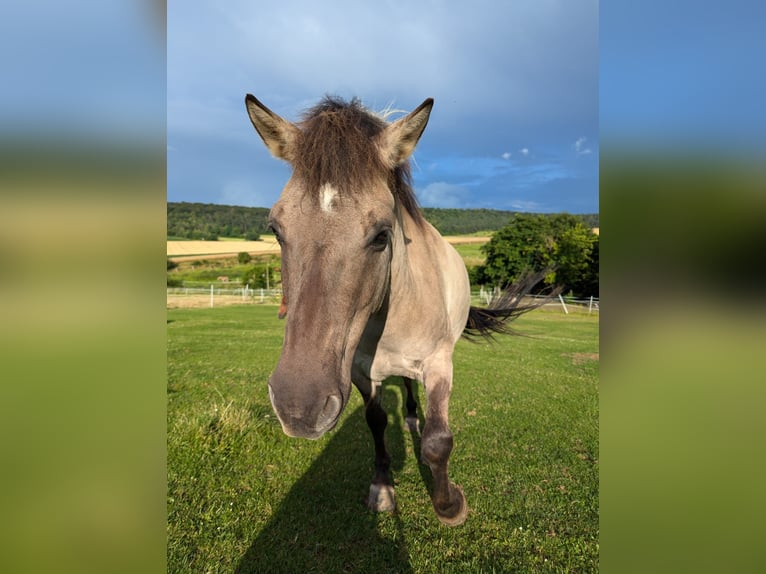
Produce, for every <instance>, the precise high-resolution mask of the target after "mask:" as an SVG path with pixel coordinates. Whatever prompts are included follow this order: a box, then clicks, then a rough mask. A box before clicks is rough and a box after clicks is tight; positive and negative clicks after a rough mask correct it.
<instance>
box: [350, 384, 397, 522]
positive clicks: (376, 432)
mask: <svg viewBox="0 0 766 574" xmlns="http://www.w3.org/2000/svg"><path fill="white" fill-rule="evenodd" d="M357 387H358V388H359V390H360V391H361V392H362V397H363V398H364V404H365V409H366V410H365V414H366V418H367V425H368V426H369V427H370V431H372V440H373V441H374V443H375V475H374V476H373V479H372V484H370V491H369V494H368V495H367V507H368V508H369V509H370V510H374V511H376V512H387V511H390V510H394V508H396V498H395V497H394V483H393V481H392V480H391V457H390V456H389V454H388V451H387V450H386V442H385V438H384V435H385V431H386V425H387V424H388V416H387V415H386V412H385V411H384V410H383V407H382V406H381V404H380V383H375V382H372V383H371V384H370V386H369V389H368V388H365V387H366V385H362V386H361V387H360V386H359V385H357Z"/></svg>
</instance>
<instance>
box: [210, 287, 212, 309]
mask: <svg viewBox="0 0 766 574" xmlns="http://www.w3.org/2000/svg"><path fill="white" fill-rule="evenodd" d="M210 306H211V307H212V306H213V284H212V283H211V284H210Z"/></svg>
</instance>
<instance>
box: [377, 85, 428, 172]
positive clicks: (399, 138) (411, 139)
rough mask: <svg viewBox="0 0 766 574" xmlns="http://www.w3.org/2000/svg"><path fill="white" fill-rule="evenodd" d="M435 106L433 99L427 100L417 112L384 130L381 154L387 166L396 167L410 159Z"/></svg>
mask: <svg viewBox="0 0 766 574" xmlns="http://www.w3.org/2000/svg"><path fill="white" fill-rule="evenodd" d="M433 105H434V100H433V98H428V99H426V100H425V101H424V102H423V103H422V104H420V105H419V106H418V107H417V109H416V110H415V111H413V112H411V113H409V114H408V115H406V116H405V117H403V118H400V119H398V120H396V121H395V122H393V123H392V124H390V125H389V126H388V127H387V128H386V129H385V130H384V132H383V134H382V136H381V152H382V154H383V161H384V162H385V163H386V164H387V165H389V166H391V167H395V166H397V165H399V164H400V163H402V162H403V161H405V160H406V159H407V158H408V157H410V155H411V154H412V152H413V151H414V150H415V146H416V145H417V143H418V140H419V139H420V136H421V135H423V130H425V129H426V124H428V116H429V115H430V114H431V108H432V107H433Z"/></svg>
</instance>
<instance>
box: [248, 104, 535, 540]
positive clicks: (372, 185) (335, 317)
mask: <svg viewBox="0 0 766 574" xmlns="http://www.w3.org/2000/svg"><path fill="white" fill-rule="evenodd" d="M433 103H434V100H433V99H432V98H428V99H426V100H425V101H423V103H422V104H420V105H419V106H418V107H417V108H416V109H415V110H414V111H412V112H411V113H409V114H407V115H406V116H404V117H401V118H399V119H397V120H396V121H393V122H389V121H388V120H387V119H386V118H385V117H383V116H381V115H378V114H376V113H374V112H371V111H369V110H367V109H366V108H365V107H364V106H363V105H362V104H361V102H360V101H359V100H358V99H353V100H351V101H350V102H347V101H344V100H341V99H340V98H337V97H332V96H326V97H325V98H324V99H322V100H321V101H320V102H319V103H318V104H317V105H316V106H314V107H313V108H311V109H310V110H308V111H307V112H305V114H304V115H303V117H302V118H301V119H300V120H299V121H297V122H295V123H293V122H290V121H288V120H285V119H283V118H282V117H280V116H279V115H277V114H276V113H274V112H273V111H271V110H270V109H269V108H267V107H266V106H265V105H264V104H262V103H261V102H260V101H259V100H258V99H256V98H255V97H254V96H253V95H251V94H247V95H246V97H245V105H246V109H247V112H248V115H249V117H250V120H251V122H252V124H253V126H254V127H255V130H256V131H257V133H258V135H259V136H260V137H261V139H262V140H263V143H264V144H265V145H266V147H267V149H268V150H269V151H270V152H271V154H272V155H273V156H275V157H276V158H279V159H282V160H285V161H286V162H288V163H289V164H290V166H291V167H292V173H291V175H290V178H289V180H288V181H287V183H286V184H285V186H284V189H283V190H282V192H281V195H280V197H279V199H278V200H277V202H276V203H275V204H274V205H273V206H272V208H271V211H270V214H269V227H270V229H271V230H272V231H273V232H274V234H275V236H276V238H277V241H278V242H279V245H280V247H281V250H282V287H283V293H284V299H283V301H282V306H281V307H280V317H285V314H286V321H285V332H284V342H283V346H282V351H281V354H280V357H279V360H278V362H277V365H276V368H275V369H274V371H273V373H272V374H271V376H270V377H269V380H268V393H269V397H270V400H271V404H272V407H273V409H274V412H275V414H276V415H277V418H278V419H279V422H280V423H281V426H282V430H283V431H284V433H285V434H287V435H288V436H290V437H303V438H308V439H316V438H318V437H320V436H322V435H323V434H324V433H326V432H327V431H329V430H331V429H332V428H333V427H335V425H336V424H337V423H338V420H339V418H340V416H341V413H342V412H343V409H344V408H345V406H346V405H347V403H348V400H349V397H350V394H351V392H352V391H351V388H352V385H353V386H354V387H356V388H357V389H358V390H359V392H360V393H361V395H362V397H363V399H364V404H365V414H366V420H367V423H368V425H369V427H370V430H371V432H372V437H373V442H374V445H375V473H374V476H373V479H372V483H371V485H370V487H369V492H368V495H367V499H366V503H367V506H368V507H369V508H370V509H372V510H375V511H390V510H393V509H394V508H395V505H396V502H395V495H394V486H393V481H392V479H391V474H390V462H391V459H390V457H389V454H388V452H387V450H386V445H385V440H384V432H385V428H386V425H387V415H386V413H385V411H384V410H383V408H382V405H381V401H380V395H381V392H380V388H381V384H382V381H383V380H384V379H386V378H388V377H392V376H400V377H402V378H403V379H404V383H405V387H406V389H407V403H406V406H407V418H406V421H407V424H408V425H409V426H410V428H411V429H413V430H417V429H418V424H417V420H418V419H417V415H416V409H417V403H416V401H415V399H414V397H413V389H412V385H413V384H414V382H415V381H420V382H422V384H423V386H424V388H425V397H426V409H425V413H424V414H425V424H424V425H423V429H422V435H421V452H420V456H421V460H422V461H424V462H425V463H426V464H427V465H428V467H430V470H431V473H432V474H433V489H432V495H431V499H432V504H433V509H434V511H435V513H436V516H437V517H438V519H439V520H440V521H441V522H442V523H443V524H446V525H449V526H457V525H460V524H462V523H463V522H464V521H465V519H466V516H467V513H468V505H467V503H466V498H465V495H464V493H463V490H462V488H461V487H460V486H458V485H456V484H454V483H453V482H452V481H451V480H450V479H449V476H448V463H449V457H450V453H451V451H452V448H453V435H452V432H451V431H450V427H449V416H448V415H449V412H448V411H449V399H450V393H451V390H452V382H453V381H452V355H453V350H454V347H455V343H456V342H457V341H458V339H460V337H461V336H464V335H465V336H468V337H491V336H492V334H493V333H502V332H506V331H507V328H506V324H507V322H508V321H510V320H512V319H514V318H515V317H517V316H519V315H520V314H521V313H523V312H525V311H527V310H529V309H531V308H533V307H534V306H537V305H533V306H529V305H526V306H525V305H521V304H520V302H521V299H522V297H523V296H524V295H525V294H526V293H527V292H528V291H529V289H530V288H531V287H532V286H534V284H536V283H537V281H539V279H540V277H539V276H535V277H531V278H528V279H527V280H525V281H522V282H520V283H519V284H518V285H515V286H513V287H512V288H510V289H508V290H507V291H506V292H505V294H504V296H503V297H502V298H501V301H500V302H499V303H498V304H496V305H494V306H491V307H490V308H486V309H480V308H477V307H472V306H471V302H470V284H469V281H468V274H467V271H466V268H465V265H464V263H463V260H462V259H461V257H460V255H459V254H458V253H457V252H456V251H455V249H454V248H453V247H452V246H451V245H450V244H449V243H448V242H447V241H446V240H444V238H442V237H441V235H440V234H439V233H438V231H437V230H436V229H435V228H434V227H433V226H432V225H431V224H429V223H428V222H427V221H426V220H425V218H424V217H423V213H422V211H421V209H420V207H419V206H418V202H417V199H416V196H415V193H414V191H413V188H412V178H411V172H410V165H409V158H410V156H411V154H412V153H413V150H414V149H415V146H416V144H417V143H418V141H419V139H420V137H421V135H422V134H423V131H424V130H425V127H426V124H427V123H428V119H429V116H430V113H431V109H432V107H433ZM288 305H289V313H287V309H288V307H287V306H288Z"/></svg>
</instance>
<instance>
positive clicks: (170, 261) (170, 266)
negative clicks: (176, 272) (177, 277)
mask: <svg viewBox="0 0 766 574" xmlns="http://www.w3.org/2000/svg"><path fill="white" fill-rule="evenodd" d="M176 267H178V263H176V262H175V261H173V260H172V259H168V269H167V270H168V271H170V270H171V269H175V268H176Z"/></svg>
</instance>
